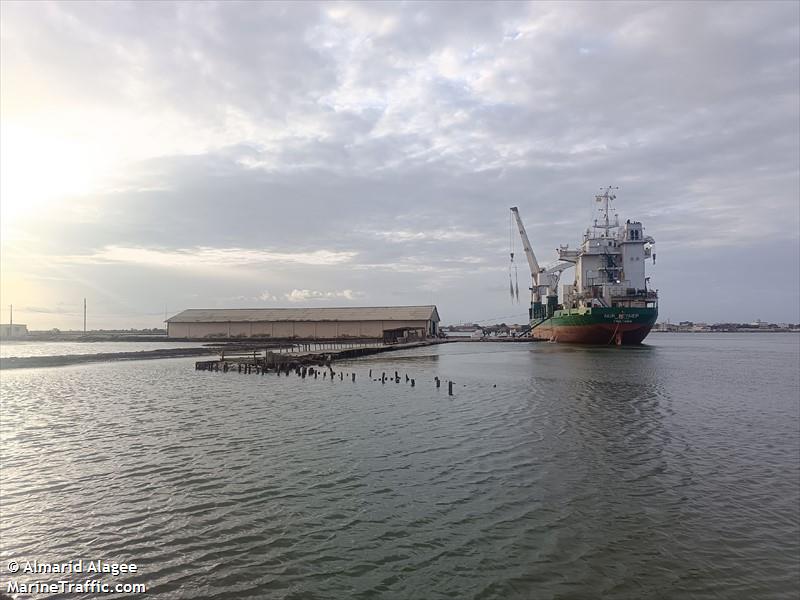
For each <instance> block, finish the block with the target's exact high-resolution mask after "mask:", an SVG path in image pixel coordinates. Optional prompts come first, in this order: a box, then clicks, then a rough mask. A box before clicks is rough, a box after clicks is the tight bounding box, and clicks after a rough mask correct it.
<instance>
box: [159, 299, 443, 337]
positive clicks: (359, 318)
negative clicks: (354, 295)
mask: <svg viewBox="0 0 800 600" xmlns="http://www.w3.org/2000/svg"><path fill="white" fill-rule="evenodd" d="M438 334H439V313H438V312H437V310H436V307H435V306H433V305H430V306H377V307H365V308H356V307H346V308H223V309H194V308H193V309H189V310H185V311H183V312H182V313H179V314H177V315H175V316H174V317H171V318H169V319H167V335H168V336H169V337H175V338H196V339H205V338H250V337H253V338H278V339H288V338H295V339H309V340H323V339H324V340H331V339H364V338H370V339H384V340H385V341H399V340H401V339H420V338H422V339H424V338H426V337H435V336H437V335H438Z"/></svg>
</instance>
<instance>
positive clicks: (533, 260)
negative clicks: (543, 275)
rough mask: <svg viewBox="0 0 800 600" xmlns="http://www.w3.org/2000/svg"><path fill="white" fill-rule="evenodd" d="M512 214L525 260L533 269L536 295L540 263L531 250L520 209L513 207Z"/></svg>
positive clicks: (535, 292) (532, 276)
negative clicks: (520, 239)
mask: <svg viewBox="0 0 800 600" xmlns="http://www.w3.org/2000/svg"><path fill="white" fill-rule="evenodd" d="M511 214H513V215H514V220H515V221H516V222H517V228H518V229H519V237H520V238H522V249H523V250H524V251H525V258H527V259H528V266H530V268H531V278H532V279H533V288H532V289H533V291H534V294H537V293H538V289H537V288H538V286H539V272H540V271H541V269H540V268H539V263H538V262H537V260H536V255H535V254H534V253H533V248H531V242H530V240H528V234H527V233H526V232H525V226H524V225H523V224H522V219H521V218H520V216H519V209H518V208H517V207H516V206H512V207H511Z"/></svg>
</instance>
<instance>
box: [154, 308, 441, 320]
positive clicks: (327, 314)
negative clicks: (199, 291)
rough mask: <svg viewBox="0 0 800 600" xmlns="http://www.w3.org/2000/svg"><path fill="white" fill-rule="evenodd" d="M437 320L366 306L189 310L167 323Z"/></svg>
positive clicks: (427, 311) (412, 311)
mask: <svg viewBox="0 0 800 600" xmlns="http://www.w3.org/2000/svg"><path fill="white" fill-rule="evenodd" d="M428 320H434V321H439V313H438V312H437V310H436V307H435V306H433V305H429V306H369V307H355V306H353V307H350V306H348V307H341V308H209V309H206V308H190V309H188V310H185V311H183V312H182V313H178V314H177V315H175V316H174V317H170V318H169V319H167V322H168V323H227V322H228V321H231V322H233V323H247V322H251V321H428Z"/></svg>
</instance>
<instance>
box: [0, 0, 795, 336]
mask: <svg viewBox="0 0 800 600" xmlns="http://www.w3.org/2000/svg"><path fill="white" fill-rule="evenodd" d="M799 40H800V4H799V3H797V2H791V1H787V2H766V1H762V2H752V3H750V2H723V3H716V2H665V3H658V2H653V3H651V2H647V3H637V2H621V3H601V2H589V3H580V2H579V3H571V2H555V3H547V2H536V3H523V2H513V3H489V2H469V3H456V2H444V3H437V2H430V3H426V2H399V3H392V2H385V3H376V2H369V3H349V2H346V3H338V2H325V3H313V2H297V3H279V2H270V3H255V2H248V3H235V2H224V3H213V2H197V3H169V2H152V3H148V2H104V3H80V2H22V3H17V2H3V3H2V5H0V244H1V246H2V247H1V252H0V297H1V298H0V303H1V304H2V306H0V315H2V317H1V318H0V321H2V322H4V323H7V322H8V319H9V314H8V312H9V308H8V307H9V305H11V304H13V306H14V322H15V323H26V324H28V327H29V329H50V328H54V327H57V328H60V329H65V330H66V329H79V328H81V327H82V318H83V317H82V305H83V299H84V298H86V299H87V304H88V327H89V329H96V328H149V327H162V326H163V320H164V315H165V314H167V315H170V316H171V315H173V314H175V313H177V312H179V311H181V310H183V309H187V308H212V307H232V308H233V307H276V306H297V307H299V306H383V305H416V304H436V305H437V306H438V308H439V313H440V315H441V317H442V322H443V324H451V323H460V322H481V323H492V322H500V321H505V322H508V323H513V322H516V323H523V322H525V321H526V315H527V306H526V301H525V298H524V296H525V292H524V290H525V289H526V288H527V287H528V285H529V278H530V276H529V273H528V271H527V270H526V268H525V262H524V260H522V261H521V262H520V258H521V256H520V254H519V252H520V248H521V244H520V242H519V240H518V239H514V238H513V237H511V236H510V220H509V207H511V206H519V210H520V214H521V215H522V217H523V219H524V221H525V224H526V227H527V229H528V234H529V236H530V239H531V243H532V245H533V248H534V250H535V252H536V254H537V258H538V259H539V261H540V262H541V263H547V262H550V261H554V260H555V258H556V253H555V249H556V248H557V247H558V246H559V245H560V244H570V245H571V246H572V247H575V246H576V245H577V243H578V242H579V240H580V238H581V235H582V233H583V231H584V230H585V228H586V227H587V226H588V225H589V224H590V222H591V220H592V219H593V211H594V210H595V203H594V202H593V199H594V195H595V194H596V193H598V192H599V190H600V188H601V187H603V186H608V185H613V186H619V188H620V189H619V191H618V192H617V201H616V207H617V210H618V212H619V215H620V217H621V218H622V219H628V218H630V219H635V220H639V221H642V222H643V223H644V227H645V231H646V234H647V235H651V236H653V237H654V238H655V240H656V246H655V252H656V255H657V262H656V264H655V265H652V266H649V267H648V275H649V276H650V277H651V285H652V286H653V287H655V288H657V289H658V290H659V295H660V307H659V313H660V315H659V318H660V320H670V321H672V322H676V321H681V320H692V321H706V322H712V323H713V322H728V321H734V322H748V321H752V320H755V319H758V318H760V319H762V320H765V321H770V322H795V323H796V322H800V281H799V280H800V234H799V233H798V232H799V231H800V173H799V171H800V41H799ZM512 244H513V247H514V249H515V251H516V252H517V259H516V263H517V267H518V268H517V277H518V280H519V282H520V288H521V289H522V290H523V291H522V292H521V294H520V296H521V299H522V302H521V303H520V304H515V303H512V301H511V299H510V298H509V292H508V287H509V277H510V264H509V263H510V260H509V252H510V250H511V249H512ZM573 277H574V274H573V272H572V271H567V272H565V273H564V275H563V277H562V283H571V282H572V279H573Z"/></svg>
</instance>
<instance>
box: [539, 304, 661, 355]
mask: <svg viewBox="0 0 800 600" xmlns="http://www.w3.org/2000/svg"><path fill="white" fill-rule="evenodd" d="M657 317H658V309H657V308H633V307H630V308H629V307H613V308H598V307H593V308H572V309H564V310H557V311H555V312H554V313H553V316H552V317H550V318H547V319H544V320H537V321H531V326H532V330H531V336H533V337H535V338H538V339H542V340H547V341H552V342H566V343H574V344H600V345H612V344H615V345H617V346H629V345H635V344H641V343H642V340H644V338H646V337H647V334H648V333H650V330H651V329H652V328H653V325H654V324H655V322H656V318H657Z"/></svg>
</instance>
